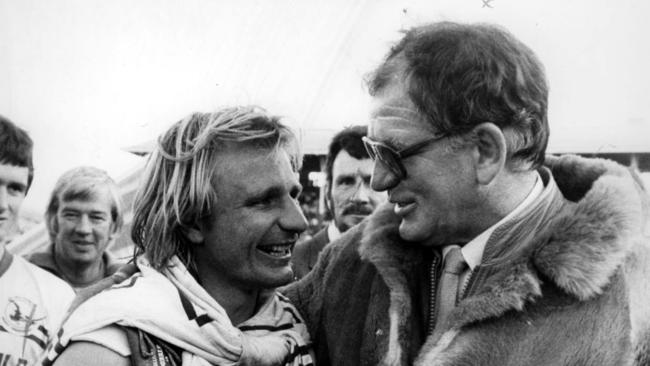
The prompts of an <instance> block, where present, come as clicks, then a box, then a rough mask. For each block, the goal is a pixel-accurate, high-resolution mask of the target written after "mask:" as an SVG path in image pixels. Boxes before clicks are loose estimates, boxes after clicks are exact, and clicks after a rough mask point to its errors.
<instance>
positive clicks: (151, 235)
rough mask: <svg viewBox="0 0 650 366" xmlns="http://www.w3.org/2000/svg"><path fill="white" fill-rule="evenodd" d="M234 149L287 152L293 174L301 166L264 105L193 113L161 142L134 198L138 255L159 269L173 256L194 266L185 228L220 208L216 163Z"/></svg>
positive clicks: (287, 135)
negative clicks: (216, 190) (250, 148)
mask: <svg viewBox="0 0 650 366" xmlns="http://www.w3.org/2000/svg"><path fill="white" fill-rule="evenodd" d="M233 146H246V147H252V148H256V149H260V150H269V152H273V151H274V150H276V151H277V150H278V149H283V150H284V151H286V152H287V153H288V155H289V157H290V159H291V165H292V168H293V169H294V171H298V170H299V169H300V166H301V164H302V155H301V152H300V149H299V146H298V141H297V139H296V136H295V135H294V133H293V131H291V129H289V128H288V127H287V126H285V125H284V124H283V123H281V122H280V118H279V117H276V116H271V115H269V114H268V113H267V112H266V111H265V110H264V109H262V108H260V107H256V106H245V107H231V108H225V109H221V110H219V111H217V112H214V113H193V114H191V115H189V116H187V117H186V118H184V119H182V120H181V121H178V122H176V123H175V124H174V125H172V126H171V128H169V129H168V130H167V131H166V132H165V133H164V134H163V135H162V136H161V137H160V138H159V140H158V144H157V147H156V149H155V150H154V151H153V153H152V155H151V156H150V158H149V161H148V163H147V167H146V169H145V172H144V174H143V176H142V180H141V183H140V188H139V190H138V192H137V194H136V197H135V207H134V214H133V229H132V232H131V237H132V239H133V241H134V242H135V244H136V247H137V252H136V255H139V254H144V255H145V256H146V257H147V259H149V261H150V263H151V264H152V266H153V267H154V268H156V269H162V268H164V267H165V266H166V265H167V264H168V262H169V259H171V257H173V256H174V255H177V256H178V257H179V259H180V260H181V261H182V262H184V264H185V265H187V266H188V268H190V269H192V268H193V267H194V261H193V259H192V250H193V246H194V245H193V243H192V242H191V241H190V240H189V238H188V237H187V229H188V228H195V227H196V223H197V222H199V221H200V220H202V219H204V218H206V217H208V216H209V215H210V214H211V212H212V210H213V208H214V206H215V205H216V204H217V202H218V197H217V196H216V192H215V188H214V187H215V182H214V173H215V170H216V166H217V164H216V163H215V162H217V160H218V157H219V155H220V153H221V152H222V151H224V150H227V149H232V148H233Z"/></svg>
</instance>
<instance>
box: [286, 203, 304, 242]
mask: <svg viewBox="0 0 650 366" xmlns="http://www.w3.org/2000/svg"><path fill="white" fill-rule="evenodd" d="M289 201H290V202H289V203H288V204H287V205H285V210H284V211H285V212H284V213H283V215H282V217H281V218H280V226H281V227H282V229H284V230H286V231H292V232H295V233H298V234H300V233H302V232H303V231H305V230H307V218H305V215H304V214H303V213H302V209H301V208H300V205H299V203H298V200H297V199H289Z"/></svg>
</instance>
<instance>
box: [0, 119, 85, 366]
mask: <svg viewBox="0 0 650 366" xmlns="http://www.w3.org/2000/svg"><path fill="white" fill-rule="evenodd" d="M32 146H33V143H32V140H31V138H30V137H29V135H27V133H26V132H25V131H24V130H22V129H21V128H19V127H17V126H16V125H14V124H13V123H12V122H11V121H9V120H8V119H6V118H4V117H2V116H0V311H2V313H0V365H2V366H17V365H21V366H24V365H35V364H36V363H37V362H38V360H39V358H40V357H41V355H42V354H43V353H44V352H45V347H46V346H47V344H48V343H49V342H50V340H51V338H52V337H53V336H54V334H55V333H56V331H57V329H58V327H59V325H60V323H61V320H62V319H63V315H64V314H65V311H66V309H67V307H68V305H69V304H70V302H71V301H72V299H73V297H74V292H73V291H72V289H71V288H70V286H68V285H67V284H66V283H65V282H63V281H61V280H60V279H58V278H56V277H55V276H52V275H51V274H49V273H47V272H45V271H43V270H42V269H40V268H38V267H36V266H34V265H32V264H30V263H28V262H27V261H25V260H24V259H23V258H21V257H19V256H14V255H12V254H11V253H10V252H9V251H7V250H6V248H5V246H6V244H7V243H9V242H10V241H11V240H12V238H13V237H14V236H15V235H16V233H18V232H19V228H18V220H19V215H20V208H21V206H22V204H23V201H24V199H25V195H26V194H27V191H28V190H29V187H30V185H31V183H32V178H33V176H34V165H33V162H32Z"/></svg>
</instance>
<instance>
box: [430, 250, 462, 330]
mask: <svg viewBox="0 0 650 366" xmlns="http://www.w3.org/2000/svg"><path fill="white" fill-rule="evenodd" d="M466 267H467V263H466V262H465V259H464V258H463V254H462V253H461V251H460V247H459V246H458V245H452V246H451V247H450V249H449V250H448V252H447V255H445V258H444V263H443V269H442V275H441V276H440V287H439V289H440V291H439V292H438V314H437V316H436V326H435V328H434V331H433V334H434V338H435V339H438V338H439V337H440V336H441V335H442V333H443V332H444V331H446V330H447V327H448V324H447V320H448V317H449V313H450V312H451V310H452V309H453V308H454V307H455V306H456V297H457V294H458V283H459V280H460V275H461V273H463V270H465V268H466Z"/></svg>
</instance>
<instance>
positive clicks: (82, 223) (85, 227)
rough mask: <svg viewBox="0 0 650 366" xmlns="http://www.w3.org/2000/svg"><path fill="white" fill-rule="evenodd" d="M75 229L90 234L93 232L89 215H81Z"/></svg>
mask: <svg viewBox="0 0 650 366" xmlns="http://www.w3.org/2000/svg"><path fill="white" fill-rule="evenodd" d="M74 229H75V231H76V232H78V233H80V234H89V233H91V232H92V225H91V224H90V218H89V217H88V216H87V215H81V217H80V218H79V221H77V224H76V225H75V228H74Z"/></svg>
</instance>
